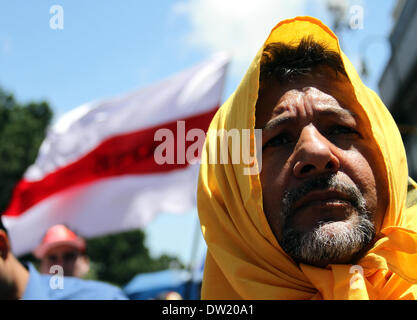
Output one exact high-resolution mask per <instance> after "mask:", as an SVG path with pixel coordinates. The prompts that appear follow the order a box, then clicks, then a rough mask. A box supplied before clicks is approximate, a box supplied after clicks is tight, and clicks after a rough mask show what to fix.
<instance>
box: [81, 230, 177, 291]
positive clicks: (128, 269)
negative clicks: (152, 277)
mask: <svg viewBox="0 0 417 320" xmlns="http://www.w3.org/2000/svg"><path fill="white" fill-rule="evenodd" d="M87 254H88V256H89V257H90V261H91V272H90V273H89V274H88V278H90V279H100V280H103V281H107V282H110V283H113V284H116V285H119V286H123V285H125V284H126V283H127V282H128V281H130V280H131V279H132V278H133V277H134V276H135V275H136V274H138V273H146V272H153V271H159V270H164V269H168V268H169V267H170V266H171V265H173V264H175V265H177V266H179V267H180V268H184V266H183V265H182V264H181V262H180V261H179V260H178V258H175V257H170V256H167V255H162V256H160V257H159V258H156V259H155V258H152V257H151V256H150V254H149V250H148V249H147V248H146V246H145V233H144V232H143V231H142V230H134V231H128V232H123V233H119V234H113V235H107V236H104V237H100V238H94V239H89V240H87Z"/></svg>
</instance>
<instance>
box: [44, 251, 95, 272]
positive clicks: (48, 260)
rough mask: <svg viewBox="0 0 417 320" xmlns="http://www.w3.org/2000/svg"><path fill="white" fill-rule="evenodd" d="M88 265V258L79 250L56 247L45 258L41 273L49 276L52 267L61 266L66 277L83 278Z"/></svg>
mask: <svg viewBox="0 0 417 320" xmlns="http://www.w3.org/2000/svg"><path fill="white" fill-rule="evenodd" d="M86 263H88V261H87V260H86V257H85V256H84V255H83V254H82V253H81V252H80V251H79V250H78V249H77V248H74V247H73V246H68V245H62V246H56V247H54V248H52V249H50V250H49V251H48V252H47V253H46V254H45V256H44V257H43V259H42V261H41V273H44V274H49V273H50V270H51V267H52V266H54V265H59V266H61V267H62V268H63V271H64V275H65V276H71V277H82V276H83V275H84V273H85V272H84V270H85V269H86V268H85V264H86ZM87 270H88V269H87Z"/></svg>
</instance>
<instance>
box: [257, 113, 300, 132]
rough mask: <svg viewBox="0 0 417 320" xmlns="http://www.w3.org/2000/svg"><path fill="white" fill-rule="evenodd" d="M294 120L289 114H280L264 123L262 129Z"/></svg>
mask: <svg viewBox="0 0 417 320" xmlns="http://www.w3.org/2000/svg"><path fill="white" fill-rule="evenodd" d="M294 120H295V118H294V117H290V116H280V117H277V118H274V119H272V120H270V121H268V122H267V123H266V125H265V126H264V127H263V128H262V130H271V129H275V128H277V127H279V126H281V125H283V124H284V123H288V122H293V121H294Z"/></svg>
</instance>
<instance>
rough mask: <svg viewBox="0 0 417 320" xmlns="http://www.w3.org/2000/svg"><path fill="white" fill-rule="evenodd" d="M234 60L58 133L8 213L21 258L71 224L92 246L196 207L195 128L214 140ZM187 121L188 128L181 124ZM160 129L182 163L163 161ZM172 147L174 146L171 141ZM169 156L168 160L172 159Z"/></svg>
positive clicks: (80, 111)
mask: <svg viewBox="0 0 417 320" xmlns="http://www.w3.org/2000/svg"><path fill="white" fill-rule="evenodd" d="M228 63H229V57H228V56H227V55H224V54H220V55H217V56H215V57H213V58H212V59H210V60H208V61H206V62H204V63H201V64H199V65H197V66H195V67H193V68H191V69H188V70H186V71H183V72H181V73H180V74H177V75H175V76H173V77H171V78H168V79H166V80H164V81H161V82H159V83H157V84H155V85H152V86H150V87H147V88H145V89H141V90H138V91H135V92H132V93H129V94H126V95H123V96H121V97H118V98H114V99H109V100H104V101H97V102H92V103H87V104H85V105H82V106H80V107H78V108H76V109H74V110H72V111H70V112H69V113H67V114H65V115H64V116H63V117H62V118H61V119H59V121H57V123H56V124H55V125H53V126H52V127H51V128H50V129H49V131H48V134H47V136H46V138H45V140H44V141H43V143H42V145H41V148H40V151H39V155H38V157H37V159H36V161H35V163H34V164H33V165H32V166H31V167H29V168H28V170H27V171H26V173H25V175H24V177H23V179H22V180H21V181H20V182H19V184H18V185H17V187H16V188H15V190H14V193H13V197H12V201H11V203H10V206H9V207H8V209H7V210H6V212H4V214H3V223H4V224H5V226H6V227H7V229H8V231H9V236H10V239H11V245H12V250H13V252H14V253H15V254H16V255H21V254H24V253H28V252H30V251H32V250H33V249H34V248H35V247H36V246H37V245H38V244H39V243H40V242H41V239H42V237H43V235H44V233H45V232H46V230H47V229H48V228H49V227H50V226H52V225H55V224H58V223H64V224H66V225H67V226H68V227H69V228H71V229H73V230H74V231H76V232H78V233H79V234H80V235H82V236H84V237H94V236H98V235H102V234H107V233H114V232H118V231H123V230H129V229H134V228H139V227H143V226H145V225H146V224H147V223H148V222H150V220H151V219H152V218H153V217H154V216H155V215H156V214H158V213H161V212H167V213H183V212H187V211H189V210H191V209H193V208H194V207H195V203H196V199H195V198H196V184H197V175H198V165H191V164H190V163H189V162H187V161H183V160H184V154H180V153H181V152H183V150H184V148H186V147H187V146H189V145H190V144H192V143H193V141H187V140H186V139H185V136H186V132H188V131H189V130H191V129H195V128H197V129H200V130H204V131H206V130H207V128H208V126H209V124H210V121H211V119H212V117H213V115H214V114H215V112H216V111H217V109H218V107H219V104H220V102H221V95H222V91H223V83H224V79H225V71H226V67H227V64H228ZM178 120H181V122H180V124H181V125H179V123H178ZM159 129H165V130H170V132H172V133H173V136H174V137H175V139H174V143H175V146H174V147H173V148H171V149H170V150H172V151H173V152H174V153H175V159H180V160H182V161H174V163H172V162H169V163H165V164H160V161H159V162H158V161H156V160H155V157H154V153H155V150H156V149H157V148H158V146H160V144H161V143H163V142H161V141H162V140H161V139H159V140H160V141H156V140H158V139H155V134H156V133H157V132H158V130H159ZM165 143H167V141H165ZM165 152H166V151H165Z"/></svg>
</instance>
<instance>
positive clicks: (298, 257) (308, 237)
mask: <svg viewBox="0 0 417 320" xmlns="http://www.w3.org/2000/svg"><path fill="white" fill-rule="evenodd" d="M323 189H332V190H336V191H340V192H343V193H345V194H347V195H348V196H349V201H350V203H351V205H352V213H351V214H350V215H349V217H348V218H347V220H345V221H322V222H319V223H318V225H317V226H316V227H315V228H314V229H313V230H312V231H309V232H300V231H297V230H296V229H295V228H294V226H293V219H292V218H293V210H294V205H295V203H296V202H297V201H298V200H299V199H300V198H302V197H303V196H305V195H307V194H308V193H309V192H310V191H313V190H323ZM355 211H356V212H355ZM281 215H282V217H281V218H282V221H283V222H284V223H283V228H282V240H281V241H279V243H280V245H281V247H282V249H283V250H284V251H285V252H286V253H287V254H288V255H289V256H291V257H292V258H293V259H294V260H295V261H297V262H301V263H305V264H310V265H315V266H319V267H323V266H325V265H327V264H329V263H346V259H349V260H350V259H352V258H353V257H354V256H355V254H357V253H358V252H360V251H361V250H362V249H364V248H365V247H366V246H367V245H368V244H369V243H370V242H371V241H372V239H373V238H374V236H375V227H374V224H373V223H372V221H371V217H370V216H371V215H370V213H369V211H368V210H367V207H366V200H365V199H364V197H363V196H362V194H361V192H360V191H359V190H358V189H357V187H356V186H354V185H349V184H346V183H344V182H342V181H340V180H338V179H337V178H336V175H334V174H333V175H328V176H323V177H319V178H317V177H316V178H314V179H310V180H308V181H306V182H305V183H304V184H303V185H301V186H300V187H298V188H296V189H295V190H293V191H290V192H286V193H285V194H284V198H283V201H282V210H281Z"/></svg>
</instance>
